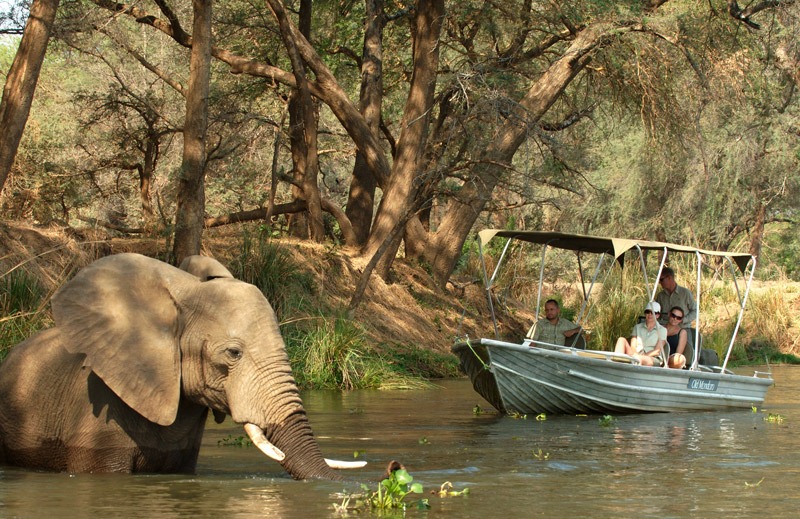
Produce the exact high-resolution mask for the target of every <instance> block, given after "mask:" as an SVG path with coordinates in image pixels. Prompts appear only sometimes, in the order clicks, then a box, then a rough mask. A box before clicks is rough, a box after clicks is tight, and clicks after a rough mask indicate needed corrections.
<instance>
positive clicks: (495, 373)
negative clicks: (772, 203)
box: [452, 229, 774, 415]
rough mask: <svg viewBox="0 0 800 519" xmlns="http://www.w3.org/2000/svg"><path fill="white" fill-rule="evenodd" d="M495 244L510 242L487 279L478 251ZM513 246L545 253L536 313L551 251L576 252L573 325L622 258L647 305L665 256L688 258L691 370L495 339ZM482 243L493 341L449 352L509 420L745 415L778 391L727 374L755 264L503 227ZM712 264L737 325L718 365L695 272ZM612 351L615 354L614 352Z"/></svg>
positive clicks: (462, 344)
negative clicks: (577, 293)
mask: <svg viewBox="0 0 800 519" xmlns="http://www.w3.org/2000/svg"><path fill="white" fill-rule="evenodd" d="M497 238H505V239H507V240H508V241H507V242H506V244H505V246H504V248H503V250H502V254H501V255H500V258H499V259H498V261H497V265H496V267H495V269H494V271H493V273H492V274H491V275H489V273H488V272H489V271H488V269H487V267H486V263H485V259H484V258H485V256H484V250H485V249H486V248H487V245H488V243H489V242H490V241H491V240H493V239H497ZM515 242H528V243H531V244H534V245H535V246H541V249H542V256H541V258H542V260H541V261H542V265H541V269H540V277H539V292H538V300H537V305H536V313H537V315H539V308H540V302H541V298H542V290H543V288H542V286H543V284H544V264H545V258H546V254H547V252H548V251H549V250H553V249H561V250H567V251H573V252H574V253H575V255H576V257H577V259H578V264H579V268H578V271H579V273H580V277H579V284H580V286H581V287H583V301H582V306H581V310H580V312H579V314H578V319H577V321H576V323H577V324H578V325H580V324H581V322H584V321H585V318H586V316H587V314H588V312H587V309H591V308H594V306H592V305H590V304H589V302H590V300H591V293H592V288H593V287H594V286H595V285H596V284H597V283H598V277H599V275H600V274H601V273H602V272H608V271H609V269H610V268H611V267H612V266H614V265H615V264H618V265H620V266H621V267H623V268H624V265H625V261H626V257H627V256H630V255H633V254H635V255H637V256H638V261H639V264H640V266H641V271H642V273H643V277H644V285H645V287H646V289H647V292H646V294H647V295H649V296H650V297H649V299H650V300H653V299H654V297H655V295H656V289H657V288H658V279H659V278H660V276H661V272H662V270H663V269H664V267H665V266H666V262H667V258H668V257H670V256H672V255H675V254H688V255H691V256H693V257H694V258H695V263H696V265H697V269H696V270H697V276H696V287H695V290H694V291H693V293H694V295H695V298H696V301H697V305H698V315H697V318H696V321H695V322H696V325H695V328H693V329H691V330H690V336H691V337H692V339H693V340H692V344H694V345H696V347H695V348H694V351H693V354H691V360H690V362H689V363H687V366H686V367H685V368H684V369H674V368H668V367H659V366H656V367H653V366H645V365H642V364H640V363H639V361H638V360H637V359H636V358H635V357H633V356H629V355H625V354H619V353H614V352H612V351H604V350H600V349H585V340H582V339H583V337H579V339H581V340H576V341H574V342H572V343H571V345H567V346H562V345H557V344H552V343H547V342H541V341H534V340H533V339H532V338H525V339H523V340H522V342H521V343H516V342H508V341H506V340H502V339H500V338H499V337H498V325H497V319H496V314H495V310H494V303H493V298H492V291H493V288H494V286H495V283H496V281H497V279H498V273H499V272H500V270H501V267H502V266H503V264H504V262H505V261H506V260H507V257H508V255H509V254H508V253H509V250H511V245H512V243H515ZM478 245H479V251H480V256H481V259H482V260H484V263H483V272H484V286H485V289H486V293H487V298H488V301H489V308H490V310H491V313H492V318H493V322H494V332H495V337H494V338H488V337H484V338H481V339H480V340H471V339H469V338H468V337H467V338H465V339H461V340H459V341H457V342H456V344H455V345H454V346H453V348H452V351H453V352H454V353H455V354H456V355H457V356H458V358H459V360H460V365H461V369H462V370H463V371H464V372H465V373H466V374H467V375H468V376H469V377H470V379H471V381H472V385H473V387H474V389H475V391H476V392H477V393H478V394H479V395H481V396H482V397H483V398H484V399H485V400H486V401H487V402H489V403H490V404H491V405H492V406H493V407H495V408H496V409H497V410H498V411H500V412H503V413H507V414H511V415H539V414H541V413H545V414H598V415H605V414H632V413H652V412H684V411H715V410H729V409H741V408H746V409H751V408H753V407H758V406H760V405H761V404H763V402H764V398H765V396H766V393H767V390H768V389H769V387H770V386H772V385H773V383H774V381H773V379H772V375H771V373H770V372H764V371H754V373H753V374H752V376H751V375H742V374H737V373H734V372H733V371H731V370H730V369H728V362H729V360H730V355H731V351H732V349H733V345H734V340H735V339H736V335H737V333H738V331H739V328H740V326H741V323H742V318H743V315H744V310H745V305H746V303H747V299H748V295H749V293H750V285H751V284H752V281H753V274H754V271H755V266H756V258H755V257H753V256H751V255H750V254H745V253H735V252H724V251H711V250H704V249H699V248H694V247H688V246H684V245H677V244H671V243H665V242H658V241H648V240H634V239H622V238H606V237H597V236H586V235H580V234H566V233H558V232H541V231H513V230H500V229H485V230H483V231H481V232H479V233H478ZM648 251H656V254H647V253H648ZM590 255H595V256H596V257H597V258H598V261H597V266H596V268H595V270H594V274H593V276H592V278H591V280H590V281H587V280H586V279H584V268H583V266H582V263H581V262H582V258H583V257H584V256H590ZM658 256H660V262H659V264H658V270H657V275H656V276H655V279H654V281H653V283H652V284H651V283H649V282H648V275H647V268H646V267H647V262H646V260H647V258H648V257H651V258H652V257H658ZM711 259H713V261H714V262H715V264H722V265H724V266H725V267H726V269H729V270H730V272H731V277H732V280H733V285H734V286H735V290H736V294H737V296H738V297H737V299H738V302H739V311H738V317H737V321H736V325H735V327H734V329H733V331H732V336H731V337H730V341H729V342H728V346H727V350H726V351H725V353H724V355H723V361H722V363H721V365H718V363H719V361H718V360H717V359H719V356H718V355H716V352H715V351H712V350H710V349H703V348H702V337H701V335H700V319H701V316H700V310H699V308H700V297H701V294H700V291H699V288H700V279H701V269H702V265H703V264H704V262H707V261H709V260H711ZM651 270H652V269H651ZM587 283H588V289H587V288H586V287H587ZM742 285H744V286H742ZM581 319H583V321H582V320H581ZM581 333H583V331H582V332H581ZM568 340H569V339H568ZM608 346H610V347H612V348H613V344H610V345H608ZM688 356H689V355H687V357H688Z"/></svg>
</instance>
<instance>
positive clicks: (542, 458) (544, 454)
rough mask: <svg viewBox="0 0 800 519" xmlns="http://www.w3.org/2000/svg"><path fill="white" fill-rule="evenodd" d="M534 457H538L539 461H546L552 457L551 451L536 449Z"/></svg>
mask: <svg viewBox="0 0 800 519" xmlns="http://www.w3.org/2000/svg"><path fill="white" fill-rule="evenodd" d="M533 457H534V458H536V459H537V460H539V461H546V460H548V459H550V453H549V452H544V451H542V449H539V450H538V451H536V450H535V451H533Z"/></svg>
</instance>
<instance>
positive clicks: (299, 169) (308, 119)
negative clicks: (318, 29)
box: [269, 0, 325, 242]
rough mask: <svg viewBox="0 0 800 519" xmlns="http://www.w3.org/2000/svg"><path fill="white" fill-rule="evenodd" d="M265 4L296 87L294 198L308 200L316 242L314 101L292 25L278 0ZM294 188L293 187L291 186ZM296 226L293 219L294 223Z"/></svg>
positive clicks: (306, 16)
mask: <svg viewBox="0 0 800 519" xmlns="http://www.w3.org/2000/svg"><path fill="white" fill-rule="evenodd" d="M269 6H270V9H271V10H272V13H273V14H274V15H275V18H276V19H277V20H278V25H279V26H280V30H281V38H282V39H283V44H284V46H285V47H286V51H287V53H288V54H289V59H290V60H291V62H292V71H293V72H294V77H295V83H296V88H295V92H294V94H293V96H292V99H291V100H290V102H289V125H290V127H291V130H290V132H289V134H290V136H291V141H292V159H293V160H294V167H295V180H296V185H299V186H301V189H300V191H295V192H294V194H295V198H302V199H304V200H305V201H306V203H307V204H308V222H307V228H308V235H309V236H310V238H311V239H312V240H314V241H316V242H321V241H323V240H324V239H325V227H324V225H323V221H322V205H321V197H320V193H319V184H318V183H317V177H318V176H319V157H318V156H317V116H316V113H315V103H314V101H313V100H312V98H311V91H310V90H309V85H308V78H307V77H306V67H305V64H304V63H303V59H302V57H301V56H300V53H299V52H298V50H297V46H296V45H295V41H294V36H295V35H294V33H293V31H292V29H293V27H292V25H291V23H290V22H289V19H288V17H287V16H286V11H285V10H284V9H283V6H282V5H281V4H280V1H279V0H269ZM298 30H299V31H300V34H301V35H302V36H303V38H304V39H307V38H308V35H309V34H308V33H310V32H311V0H301V2H300V26H299V27H298ZM293 190H294V188H293ZM294 227H295V231H296V230H297V223H295V225H294Z"/></svg>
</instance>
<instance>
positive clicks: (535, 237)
mask: <svg viewBox="0 0 800 519" xmlns="http://www.w3.org/2000/svg"><path fill="white" fill-rule="evenodd" d="M478 237H479V238H480V244H481V247H484V248H485V247H486V244H487V243H489V241H491V239H492V238H495V237H499V238H509V239H515V240H522V241H526V242H530V243H536V244H540V245H547V246H548V247H553V248H557V249H565V250H572V251H580V252H592V253H597V254H610V255H612V256H613V257H614V259H616V260H617V261H618V262H620V263H622V261H623V256H624V254H625V253H626V252H628V251H629V250H631V249H639V250H662V251H663V250H667V251H671V252H685V253H692V254H697V253H699V254H707V255H710V256H719V257H723V258H728V259H730V260H731V261H733V262H734V263H736V266H737V267H739V270H740V271H741V272H744V271H745V269H746V268H747V264H748V263H749V262H750V261H751V260H752V259H753V256H752V255H750V254H748V253H746V252H725V251H712V250H705V249H698V248H696V247H689V246H686V245H677V244H675V243H666V242H660V241H649V240H631V239H627V238H605V237H600V236H586V235H583V234H567V233H560V232H544V231H514V230H504V229H484V230H482V231H480V232H479V233H478Z"/></svg>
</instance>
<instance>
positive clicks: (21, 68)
mask: <svg viewBox="0 0 800 519" xmlns="http://www.w3.org/2000/svg"><path fill="white" fill-rule="evenodd" d="M58 4H59V0H34V1H33V3H32V4H31V9H30V15H29V16H28V21H27V22H26V24H25V30H24V31H23V32H22V39H21V40H20V43H19V49H18V50H17V55H16V56H15V57H14V62H13V63H12V65H11V69H10V70H9V72H8V76H7V77H6V84H5V87H4V88H3V99H2V100H1V101H0V128H2V130H0V192H2V190H3V187H4V186H5V183H6V179H7V178H8V175H9V173H11V167H12V166H13V165H14V159H15V158H16V156H17V149H18V148H19V143H20V140H21V139H22V132H23V131H24V130H25V123H26V122H27V121H28V114H29V113H30V109H31V103H33V95H34V92H35V91H36V83H37V82H38V81H39V72H40V71H41V69H42V63H43V62H44V56H45V52H46V51H47V44H48V42H49V41H50V33H51V31H52V29H53V22H54V21H55V18H56V11H57V10H58Z"/></svg>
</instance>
